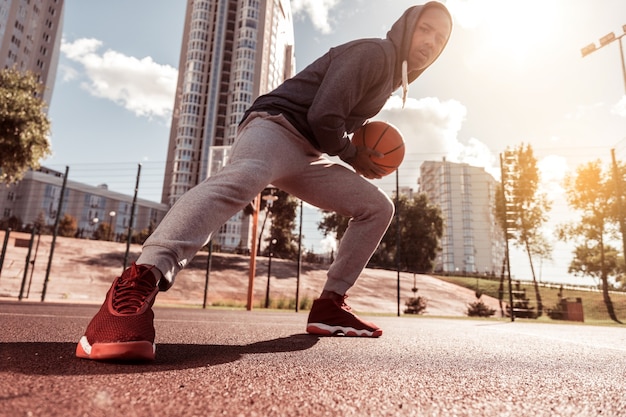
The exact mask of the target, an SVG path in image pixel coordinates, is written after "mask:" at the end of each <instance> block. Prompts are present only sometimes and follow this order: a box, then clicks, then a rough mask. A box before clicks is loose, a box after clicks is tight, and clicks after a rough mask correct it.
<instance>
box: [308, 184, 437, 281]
mask: <svg viewBox="0 0 626 417" xmlns="http://www.w3.org/2000/svg"><path fill="white" fill-rule="evenodd" d="M396 216H399V222H398V221H396V219H395V218H394V220H392V222H391V225H390V226H389V229H388V230H387V232H386V233H385V236H383V239H382V241H381V242H380V245H379V247H378V249H377V250H376V252H375V253H374V255H373V256H372V259H371V260H370V264H373V265H378V266H381V267H385V268H395V267H396V266H397V262H396V253H397V248H398V223H399V224H400V247H401V250H400V259H399V262H400V268H401V269H403V270H409V271H416V272H424V271H430V270H431V269H432V262H433V261H434V259H435V257H436V255H437V251H438V250H439V240H440V239H441V235H442V234H443V218H442V217H441V211H440V210H439V208H438V207H435V206H433V205H431V204H430V203H429V201H428V198H427V197H426V195H425V194H418V195H416V196H415V197H413V199H409V198H408V197H407V196H405V195H402V196H400V198H399V199H398V207H397V208H396ZM349 220H350V219H349V218H348V217H345V216H341V215H339V214H337V213H328V212H327V213H325V214H324V217H323V219H322V221H321V222H320V223H319V225H318V227H319V229H320V230H321V231H322V232H323V233H324V235H325V236H328V235H329V234H330V233H335V234H336V236H337V239H338V240H341V238H342V237H343V235H344V233H345V231H346V229H347V227H348V223H349Z"/></svg>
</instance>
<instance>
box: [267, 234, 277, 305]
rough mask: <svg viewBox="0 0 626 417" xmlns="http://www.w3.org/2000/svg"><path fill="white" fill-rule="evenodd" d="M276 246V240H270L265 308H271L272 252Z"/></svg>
mask: <svg viewBox="0 0 626 417" xmlns="http://www.w3.org/2000/svg"><path fill="white" fill-rule="evenodd" d="M275 244H276V239H270V247H269V249H270V253H269V254H268V257H269V258H268V261H267V287H266V288H265V308H269V307H270V276H271V275H272V250H273V249H274V245H275Z"/></svg>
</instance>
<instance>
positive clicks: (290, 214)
mask: <svg viewBox="0 0 626 417" xmlns="http://www.w3.org/2000/svg"><path fill="white" fill-rule="evenodd" d="M274 194H275V195H276V197H278V199H276V201H274V202H273V203H272V207H271V210H270V212H271V216H272V226H271V228H270V236H269V238H268V239H276V243H274V244H273V245H272V253H273V254H274V256H276V257H278V258H283V259H296V258H297V256H298V245H297V243H296V242H297V241H298V235H297V234H294V233H293V231H294V229H295V226H296V223H295V219H296V210H297V208H298V206H299V205H300V202H299V200H298V199H297V198H295V197H293V196H291V195H289V194H288V193H286V192H284V191H282V190H277V191H276V192H275V193H274ZM268 241H269V240H268Z"/></svg>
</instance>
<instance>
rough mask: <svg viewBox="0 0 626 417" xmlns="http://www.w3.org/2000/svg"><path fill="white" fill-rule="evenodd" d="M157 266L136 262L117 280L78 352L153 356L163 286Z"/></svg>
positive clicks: (124, 357)
mask: <svg viewBox="0 0 626 417" xmlns="http://www.w3.org/2000/svg"><path fill="white" fill-rule="evenodd" d="M152 268H154V267H153V266H150V265H136V264H135V263H134V262H133V264H132V265H131V266H130V267H129V268H127V269H126V270H125V271H124V273H123V274H122V276H121V277H118V278H116V279H115V281H113V284H112V285H111V288H110V289H109V292H108V293H107V296H106V299H105V300H104V303H103V304H102V307H101V308H100V311H98V313H96V315H95V316H94V317H93V318H92V319H91V322H90V323H89V325H88V326H87V330H86V331H85V335H84V336H83V337H81V338H80V341H79V342H78V345H77V346H76V356H78V357H79V358H85V359H95V360H107V359H108V360H110V359H118V360H153V359H154V352H155V348H156V347H155V344H154V313H153V311H152V305H153V304H154V299H155V297H156V294H157V292H158V291H159V288H158V286H157V279H156V277H155V275H154V273H153V272H152V271H151V270H152Z"/></svg>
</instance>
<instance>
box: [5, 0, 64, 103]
mask: <svg viewBox="0 0 626 417" xmlns="http://www.w3.org/2000/svg"><path fill="white" fill-rule="evenodd" d="M62 32H63V0H0V68H2V69H5V68H15V69H17V70H19V71H22V72H26V71H30V72H32V73H33V74H35V75H36V76H37V77H38V79H39V81H40V82H41V83H42V84H43V85H44V91H43V97H42V98H43V99H44V101H45V102H46V103H47V104H48V106H49V105H50V101H51V100H52V90H53V89H54V80H55V78H56V70H57V66H58V62H59V53H60V48H61V36H62Z"/></svg>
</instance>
